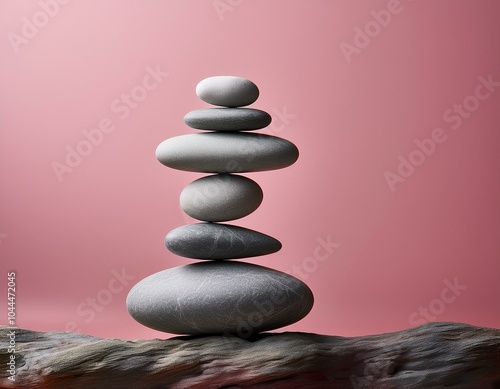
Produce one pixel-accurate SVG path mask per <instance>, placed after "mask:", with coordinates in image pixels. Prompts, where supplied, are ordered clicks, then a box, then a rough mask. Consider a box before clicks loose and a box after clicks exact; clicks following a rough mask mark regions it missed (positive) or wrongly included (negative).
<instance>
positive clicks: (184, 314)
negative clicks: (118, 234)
mask: <svg viewBox="0 0 500 389" xmlns="http://www.w3.org/2000/svg"><path fill="white" fill-rule="evenodd" d="M313 303H314V297H313V294H312V292H311V290H310V289H309V288H308V287H307V285H306V284H304V283H303V282H302V281H300V280H298V279H297V278H295V277H292V276H290V275H288V274H285V273H282V272H280V271H277V270H273V269H269V268H266V267H263V266H258V265H253V264H249V263H244V262H236V261H203V262H196V263H193V264H189V265H185V266H179V267H174V268H171V269H167V270H164V271H161V272H159V273H155V274H153V275H151V276H149V277H146V278H145V279H143V280H141V281H139V283H137V284H136V285H135V286H134V287H133V288H132V289H131V290H130V292H129V294H128V296H127V309H128V311H129V312H130V314H131V315H132V317H133V318H134V319H135V320H137V321H138V322H139V323H141V324H143V325H145V326H147V327H150V328H153V329H155V330H158V331H164V332H169V333H173V334H191V335H207V334H223V333H230V334H236V335H238V336H240V337H242V338H248V337H250V336H252V335H254V334H256V333H258V332H261V331H269V330H274V329H277V328H280V327H284V326H287V325H289V324H292V323H295V322H296V321H298V320H300V319H302V318H303V317H304V316H306V315H307V314H308V313H309V311H310V310H311V308H312V306H313Z"/></svg>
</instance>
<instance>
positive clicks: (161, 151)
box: [156, 132, 299, 173]
mask: <svg viewBox="0 0 500 389" xmlns="http://www.w3.org/2000/svg"><path fill="white" fill-rule="evenodd" d="M298 157H299V150H298V149H297V147H296V146H295V145H294V144H293V143H291V142H289V141H287V140H285V139H282V138H278V137H276V136H271V135H263V134H252V133H241V132H231V133H224V132H208V133H201V134H188V135H181V136H175V137H173V138H170V139H167V140H165V141H163V142H162V143H160V144H159V145H158V147H157V149H156V158H157V159H158V161H160V162H161V163H162V164H164V165H166V166H168V167H171V168H173V169H179V170H187V171H193V172H205V173H238V172H257V171H265V170H274V169H281V168H285V167H287V166H290V165H292V164H293V163H294V162H295V161H296V160H297V158H298Z"/></svg>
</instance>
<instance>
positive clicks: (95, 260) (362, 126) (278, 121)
mask: <svg viewBox="0 0 500 389" xmlns="http://www.w3.org/2000/svg"><path fill="white" fill-rule="evenodd" d="M43 4H49V6H50V5H51V4H52V8H49V9H50V12H51V13H52V16H47V12H49V11H43ZM53 4H54V2H53V1H49V0H46V1H45V2H43V1H42V2H36V1H17V0H9V1H2V2H1V3H0V59H1V60H0V61H1V62H0V94H1V95H0V99H1V100H0V114H1V135H0V136H1V138H0V181H1V182H0V188H1V189H0V191H1V204H0V234H1V235H0V241H1V243H0V255H1V258H2V259H1V264H0V267H1V272H0V294H1V295H2V296H5V294H6V289H7V275H6V273H7V271H10V270H15V271H17V284H18V290H17V315H18V316H17V317H18V321H17V325H18V326H20V327H25V328H30V329H35V330H77V331H81V332H83V333H87V334H92V335H97V336H103V337H123V338H128V339H133V338H140V337H165V336H170V335H168V334H163V333H160V332H157V331H153V330H150V329H148V328H145V327H143V326H141V325H140V324H138V323H136V322H135V321H134V320H133V319H132V318H131V317H130V316H129V315H128V313H127V311H126V308H125V298H126V295H127V293H128V290H129V289H130V288H131V287H132V285H133V284H135V283H136V282H138V281H139V280H140V279H142V278H144V277H146V276H147V275H149V274H152V273H154V272H157V271H160V270H162V269H165V268H169V267H173V266H177V265H182V264H187V263H190V262H191V261H190V260H188V259H184V258H180V257H176V256H175V255H173V254H171V253H169V252H168V251H167V250H166V248H165V247H164V243H163V239H164V236H165V234H166V233H167V232H168V231H169V230H171V229H173V228H175V227H177V226H180V225H182V224H185V223H188V222H190V219H189V218H188V217H187V216H185V215H183V213H182V212H181V210H180V208H179V205H178V198H179V194H180V192H181V190H182V188H183V187H184V186H185V185H187V184H188V183H189V182H191V181H192V180H194V179H196V178H198V177H200V176H201V175H200V174H195V173H189V172H181V171H175V170H172V169H168V168H166V167H164V166H162V165H161V164H160V163H158V162H157V161H156V159H155V154H154V151H155V148H156V146H157V145H158V144H159V143H160V142H161V141H163V140H164V139H166V138H169V137H172V136H175V135H180V134H186V133H193V132H195V130H191V129H189V128H188V127H187V126H186V125H184V123H183V120H182V118H183V116H184V114H185V113H187V112H188V111H190V110H193V109H198V108H202V107H207V106H208V105H207V104H205V103H203V102H202V101H201V100H199V99H198V98H197V97H196V95H195V93H194V88H195V86H196V84H197V83H198V82H199V81H200V80H201V79H203V78H205V77H209V76H213V75H240V76H244V77H247V78H249V79H251V80H253V81H254V82H255V83H256V84H257V85H258V86H259V87H260V91H261V96H260V98H259V100H258V101H257V102H256V103H255V104H254V105H253V106H254V107H256V108H260V109H264V110H266V111H268V112H270V113H271V115H272V116H273V120H274V122H273V123H274V124H273V127H270V128H268V129H267V130H264V131H263V132H264V133H274V134H275V135H277V136H281V137H284V138H287V139H289V140H291V141H292V142H294V143H295V144H296V145H297V146H298V148H299V149H300V152H301V155H300V158H299V160H298V162H297V163H296V164H295V165H293V166H292V167H289V168H287V169H283V170H277V171H271V172H263V173H252V174H248V176H249V177H251V178H253V179H254V180H256V181H257V182H258V183H259V184H260V185H261V187H262V189H263V191H264V201H263V203H262V205H261V207H260V208H259V209H258V210H257V211H256V212H254V213H253V214H252V215H250V216H248V217H246V218H244V219H240V220H237V221H235V222H234V224H237V225H241V226H245V227H248V228H252V229H255V230H259V231H262V232H264V233H267V234H270V235H272V236H274V237H276V238H278V239H279V240H281V242H282V243H283V249H282V250H281V251H280V252H278V253H276V254H273V255H270V256H267V257H260V258H255V259H253V260H252V261H251V262H254V263H258V264H262V265H265V266H270V267H273V268H276V269H278V270H282V271H286V272H289V273H293V272H295V274H298V273H297V271H296V270H295V271H294V270H293V269H299V271H300V272H301V273H302V274H303V275H305V276H301V277H299V278H301V279H302V280H303V281H305V282H306V283H307V284H308V285H309V286H310V288H311V289H312V290H313V292H314V294H315V298H316V302H315V306H314V308H313V310H312V312H311V313H310V314H309V316H307V317H306V318H305V319H303V320H302V321H300V322H299V323H296V324H294V325H292V326H289V327H287V328H286V329H285V330H292V331H307V332H317V333H324V334H336V335H342V336H353V335H361V334H373V333H380V332H386V331H395V330H400V329H404V328H408V327H412V326H414V325H417V324H418V323H423V322H425V321H427V320H436V321H458V322H466V323H470V324H474V325H479V326H489V327H500V312H499V305H498V302H499V301H500V282H499V276H500V263H499V258H500V223H499V222H500V201H499V199H500V185H499V172H500V152H499V150H500V135H499V123H500V109H499V108H500V87H499V86H498V85H497V86H493V87H491V88H492V90H493V92H488V91H487V89H486V88H483V87H478V85H480V82H479V81H478V77H481V76H482V77H484V78H485V79H488V77H489V76H490V75H491V77H492V79H493V80H495V81H496V82H498V81H500V51H499V47H500V20H499V19H500V2H498V1H496V0H491V1H482V2H480V4H479V3H478V2H476V1H473V0H469V1H465V0H461V1H457V0H446V1H439V2H430V1H409V0H402V1H401V2H400V3H399V4H398V2H397V1H396V0H391V1H385V0H384V1H370V2H368V1H365V2H349V1H319V0H316V1H273V2H268V1H264V0H260V1H236V0H231V1H230V0H216V1H212V0H210V1H194V0H190V1H186V0H182V1H180V0H179V1H138V0H137V1H123V0H113V1H97V0H91V1H76V0H75V1H72V2H69V3H68V4H64V5H59V6H58V8H59V9H57V8H56V7H54V6H53ZM388 7H389V8H390V9H391V10H392V11H394V12H393V13H392V14H391V15H392V16H391V20H390V21H389V20H388V17H387V15H388V14H387V12H386V13H382V14H380V15H381V16H379V17H378V18H379V19H380V18H382V19H381V20H382V22H376V17H375V16H374V13H371V12H370V11H372V10H373V11H376V12H379V11H380V10H383V9H387V8H388ZM43 13H45V16H44V14H43ZM24 18H26V19H24ZM384 18H385V19H384ZM33 19H35V21H36V22H37V23H38V24H39V25H40V27H38V31H37V32H36V33H33V31H31V34H32V35H31V37H30V38H26V39H24V38H22V39H24V41H22V43H19V44H18V45H16V44H12V43H11V40H14V41H15V37H16V36H17V37H18V38H19V37H22V33H23V31H22V30H23V26H24V25H25V23H26V20H27V21H28V23H29V22H30V21H33ZM377 23H378V24H377ZM380 23H383V24H385V26H384V27H380ZM357 28H359V29H361V30H364V29H365V28H367V29H368V31H369V32H370V34H371V35H372V37H369V36H368V37H367V36H365V37H364V40H363V38H360V37H359V36H358V37H357V38H356V42H357V44H358V46H364V47H358V48H356V49H355V51H356V52H354V51H353V52H352V53H351V55H347V56H346V55H344V53H343V50H342V48H344V49H345V48H346V47H348V45H354V44H355V43H356V42H355V36H356V35H359V32H358V31H359V29H357ZM24 33H27V34H29V33H30V31H29V28H27V27H24ZM18 42H19V41H18ZM353 47H354V46H351V49H352V48H353ZM16 51H17V52H16ZM148 66H150V67H151V68H153V69H154V68H156V67H157V66H158V67H159V69H160V70H161V71H162V72H165V73H168V76H164V77H163V78H160V79H159V80H160V81H161V82H158V83H156V87H155V88H151V89H152V90H150V91H148V92H147V95H141V94H140V92H141V88H140V87H139V88H135V93H136V96H139V98H140V99H142V101H139V102H138V103H137V106H136V107H135V108H134V109H130V110H129V112H128V113H127V114H125V110H124V109H123V108H122V110H121V111H118V112H117V109H118V108H119V107H123V106H124V103H122V102H120V98H121V95H122V94H123V93H126V94H129V93H130V92H131V90H134V89H133V88H134V87H137V86H140V85H142V80H143V78H144V77H145V75H146V74H147V71H146V68H147V67H148ZM149 81H150V82H151V80H149ZM148 85H149V86H151V83H150V84H148ZM476 88H479V89H478V91H479V92H480V97H481V98H482V99H483V100H478V99H477V98H475V97H471V96H473V95H474V94H475V92H476ZM495 89H496V90H495ZM142 91H144V90H142ZM116 99H118V102H115V103H114V104H115V105H114V110H113V108H112V107H113V102H114V101H115V100H116ZM464 100H465V103H466V104H468V105H467V106H468V107H469V108H470V110H471V112H465V114H468V115H469V117H468V118H466V119H463V121H462V123H460V126H458V128H457V129H453V128H452V127H453V126H454V125H457V124H458V121H450V120H451V118H452V117H455V118H456V117H457V116H456V114H455V113H453V114H450V113H448V114H449V115H450V116H448V118H449V120H448V122H447V121H445V120H444V119H443V114H446V112H447V111H448V110H449V109H453V107H454V104H463V103H464ZM283 111H285V112H286V113H287V114H288V116H286V117H284V118H283V116H282V117H280V116H279V115H278V114H277V112H278V113H279V112H283ZM103 119H109V120H110V121H111V123H112V124H113V125H114V131H113V132H111V133H106V134H103V137H102V139H101V140H100V143H99V144H98V145H96V146H94V147H93V149H92V150H91V152H90V153H89V155H87V156H85V157H83V158H82V161H81V163H80V164H79V165H78V166H76V167H75V168H74V169H73V170H72V171H71V172H67V173H63V174H62V176H61V181H62V182H59V180H58V177H57V176H56V174H55V172H54V170H53V166H52V165H53V163H54V161H56V162H59V163H65V162H64V160H65V157H66V153H67V150H66V147H67V146H69V147H70V148H72V149H75V148H76V147H77V146H78V145H79V144H80V147H84V146H82V142H83V141H84V140H85V139H86V138H85V136H84V134H83V132H82V131H83V130H85V129H86V130H92V129H95V128H96V127H97V126H98V124H99V122H100V121H101V120H103ZM453 120H455V119H453ZM435 128H441V129H442V130H443V131H444V134H445V135H444V137H445V141H444V142H442V143H440V144H435V150H434V152H433V153H432V154H431V155H429V156H425V157H424V159H425V160H424V161H423V162H422V160H421V159H419V156H420V157H422V156H423V154H421V153H420V155H419V152H414V151H415V150H418V149H417V146H416V144H415V140H416V139H417V140H423V139H424V138H429V137H431V135H432V133H433V130H434V129H435ZM441 140H443V138H441ZM84 151H88V150H84ZM412 153H413V154H412ZM400 155H402V156H403V157H404V158H406V159H408V158H409V156H410V155H412V158H413V160H414V161H417V162H416V163H421V165H420V166H417V167H416V168H415V170H414V172H413V174H411V175H410V176H408V177H407V178H406V179H405V181H404V182H396V183H395V186H394V188H393V189H394V191H392V190H391V188H390V186H389V185H388V183H387V181H386V178H385V176H384V174H385V173H386V172H387V171H390V172H392V173H395V174H396V173H398V165H399V163H400V160H399V159H398V158H399V157H400ZM403 173H404V171H403ZM328 237H330V238H329V239H330V240H331V241H332V242H335V243H336V245H337V247H336V248H335V249H332V250H331V251H332V253H330V254H329V256H328V257H327V258H326V259H325V260H323V261H318V260H316V259H314V258H313V256H314V253H315V252H317V253H318V252H319V251H318V250H320V249H317V247H319V246H318V241H317V240H318V239H321V238H322V239H324V240H327V239H328ZM339 245H340V246H339ZM324 254H325V253H324V252H323V251H321V255H324ZM307 258H309V259H307ZM123 269H125V270H124V271H125V272H126V274H128V275H130V277H134V279H133V280H126V279H125V280H122V284H120V283H119V282H117V281H116V280H113V279H114V278H115V277H116V276H115V275H114V273H113V271H115V272H122V270H123ZM450 283H451V284H453V283H455V284H458V285H459V287H458V289H456V287H455V288H454V290H452V289H450V286H449V285H450ZM124 284H125V285H124ZM99 298H100V301H101V303H102V304H99ZM89 299H95V301H97V304H98V305H96V306H95V307H94V308H91V307H90V305H88V304H89V303H88V301H89ZM422 309H425V310H428V312H429V313H428V314H427V316H428V317H427V318H426V317H425V315H424V314H423V313H422V312H424V311H423V310H422ZM0 317H1V320H0V323H1V324H6V318H7V307H6V304H5V299H4V298H2V300H1V305H0Z"/></svg>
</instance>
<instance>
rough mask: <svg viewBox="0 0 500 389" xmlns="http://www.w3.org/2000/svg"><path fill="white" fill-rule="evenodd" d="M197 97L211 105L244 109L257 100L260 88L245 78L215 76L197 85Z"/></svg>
mask: <svg viewBox="0 0 500 389" xmlns="http://www.w3.org/2000/svg"><path fill="white" fill-rule="evenodd" d="M196 95H197V96H198V97H199V98H200V99H202V100H203V101H205V102H207V103H209V104H213V105H222V106H225V107H242V106H245V105H249V104H252V103H253V102H255V100H257V98H258V97H259V88H257V85H255V84H254V83H253V82H252V81H250V80H247V79H246V78H243V77H237V76H215V77H209V78H205V79H204V80H201V81H200V82H199V83H198V85H196Z"/></svg>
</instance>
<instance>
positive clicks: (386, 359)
mask: <svg viewBox="0 0 500 389" xmlns="http://www.w3.org/2000/svg"><path fill="white" fill-rule="evenodd" d="M11 331H12V329H10V328H6V327H0V339H3V340H5V341H6V340H7V339H8V334H9V333H11ZM15 336H16V357H17V359H16V362H17V365H16V381H15V383H13V382H11V381H9V380H8V378H7V376H8V370H7V368H3V369H0V387H2V388H11V387H15V388H24V389H103V388H104V389H221V388H226V389H229V388H232V389H498V388H499V387H500V330H498V329H491V328H481V327H474V326H470V325H467V324H459V323H428V324H425V325H422V326H420V327H416V328H411V329H408V330H405V331H400V332H393V333H387V334H381V335H370V336H359V337H351V338H344V337H340V336H326V335H317V334H307V333H297V332H288V333H274V334H271V333H264V334H260V335H259V336H258V337H255V338H252V339H251V340H246V339H239V338H236V337H232V336H229V335H226V336H208V337H197V338H196V337H191V338H190V337H178V338H174V339H167V340H160V339H152V340H136V341H125V340H120V339H101V338H96V337H93V336H88V335H82V334H78V333H71V332H34V331H29V330H25V329H19V328H17V329H15ZM10 355H11V354H9V353H8V352H7V347H1V348H0V364H1V365H2V366H7V361H8V360H9V357H10Z"/></svg>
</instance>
